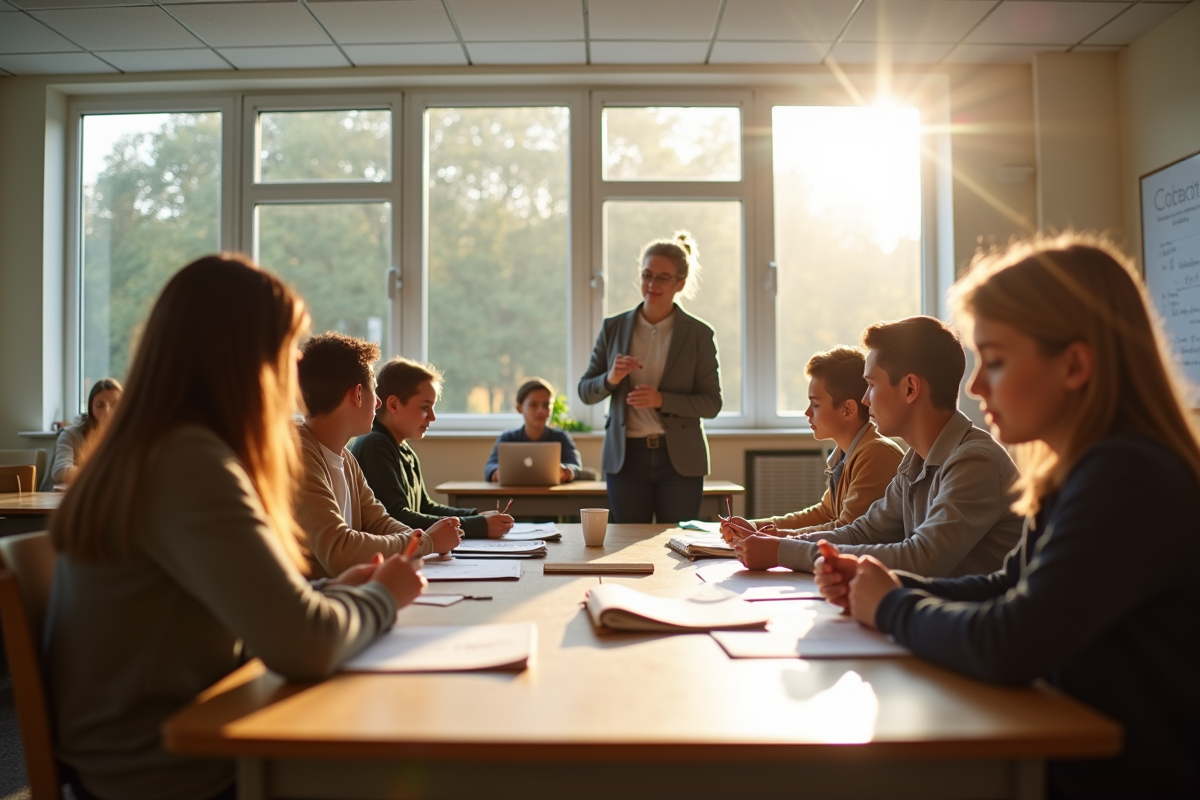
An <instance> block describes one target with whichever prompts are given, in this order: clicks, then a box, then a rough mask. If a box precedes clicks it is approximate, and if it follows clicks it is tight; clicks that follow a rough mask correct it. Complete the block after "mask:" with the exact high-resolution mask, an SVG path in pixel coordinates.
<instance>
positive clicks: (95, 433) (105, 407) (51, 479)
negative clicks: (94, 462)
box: [43, 378, 124, 490]
mask: <svg viewBox="0 0 1200 800" xmlns="http://www.w3.org/2000/svg"><path fill="white" fill-rule="evenodd" d="M122 391H124V390H123V388H122V387H121V383H120V381H118V380H117V379H116V378H101V379H100V380H98V381H96V382H95V383H94V384H92V390H91V391H90V392H88V399H87V411H85V412H84V413H83V414H81V415H80V417H79V419H78V420H77V421H76V422H75V424H74V425H71V426H69V427H67V428H64V429H63V432H62V433H60V434H59V435H58V441H57V442H56V443H55V445H54V462H53V463H52V464H51V465H50V469H49V470H48V473H49V474H48V476H47V480H46V481H45V482H44V484H43V488H44V489H46V490H49V489H53V488H54V487H55V486H57V485H66V484H70V483H71V482H72V481H74V480H75V476H76V475H77V474H78V473H79V470H80V468H81V467H82V466H83V463H84V462H85V461H86V460H87V458H88V456H89V455H90V454H91V451H92V450H93V449H95V446H96V443H97V442H98V441H99V439H98V437H99V434H101V433H103V432H104V430H105V428H107V427H108V422H109V420H111V419H112V414H113V411H115V410H116V408H117V403H119V402H121V392H122Z"/></svg>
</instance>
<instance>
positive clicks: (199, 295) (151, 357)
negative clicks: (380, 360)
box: [45, 256, 424, 800]
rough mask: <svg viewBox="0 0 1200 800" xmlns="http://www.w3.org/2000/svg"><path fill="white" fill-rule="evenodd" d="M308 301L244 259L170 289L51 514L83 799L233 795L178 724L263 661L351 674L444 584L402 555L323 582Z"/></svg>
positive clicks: (59, 647) (230, 775)
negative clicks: (410, 610) (306, 402)
mask: <svg viewBox="0 0 1200 800" xmlns="http://www.w3.org/2000/svg"><path fill="white" fill-rule="evenodd" d="M307 327H308V314H307V313H306V312H305V310H304V303H303V301H302V300H300V298H299V297H298V296H297V295H295V294H293V293H292V292H291V291H290V290H289V289H288V288H287V287H286V286H284V285H283V284H282V283H281V282H280V281H279V280H278V279H277V278H275V277H274V276H272V275H270V274H269V273H267V272H263V271H262V270H260V269H258V268H257V267H255V266H254V265H253V264H251V263H249V262H247V261H243V260H241V259H239V258H237V257H219V256H209V257H207V258H202V259H200V260H199V261H196V262H194V263H192V264H190V265H188V266H187V267H184V268H183V269H182V270H181V271H180V272H179V273H178V274H176V275H175V277H174V278H172V279H171V281H170V282H169V283H168V284H167V286H166V288H164V289H163V291H162V294H161V295H160V296H159V298H158V301H157V302H156V303H155V306H154V310H153V311H152V312H151V314H150V319H149V321H148V322H147V324H146V331H145V335H144V336H143V337H142V340H141V345H140V346H139V347H138V351H137V355H136V357H135V359H134V363H133V367H132V369H131V370H130V373H129V379H128V390H127V391H126V392H125V398H124V401H123V402H122V404H121V406H120V407H119V409H118V410H117V412H116V414H115V416H114V418H113V421H112V424H111V425H110V428H109V431H108V433H107V434H106V435H105V437H104V439H103V440H102V441H101V442H100V445H99V447H98V448H97V449H96V452H95V454H94V455H93V457H92V461H91V465H90V466H89V468H88V469H86V470H84V471H83V473H82V474H81V475H80V476H79V480H78V481H77V482H76V484H75V486H74V487H73V488H72V489H71V491H70V492H68V493H67V495H66V497H65V498H64V500H63V503H62V506H61V507H60V508H59V510H58V512H57V513H56V514H55V515H54V518H53V521H52V522H51V530H50V535H51V539H52V541H53V543H54V546H55V549H56V550H57V551H58V553H59V556H58V561H57V564H56V567H55V573H54V585H53V589H52V592H51V598H50V607H49V610H48V612H47V630H46V636H45V642H46V645H45V647H46V672H47V675H48V683H49V687H50V694H51V696H52V697H53V699H54V702H53V703H52V704H51V705H52V708H53V713H54V730H55V744H56V750H57V756H58V760H59V763H60V765H61V766H62V769H63V773H64V775H65V777H66V779H67V780H68V782H69V783H71V784H72V788H73V789H74V793H75V796H76V797H77V798H79V800H89V798H104V799H105V800H151V798H162V797H172V798H179V799H180V800H204V799H205V798H230V799H231V798H233V796H234V787H233V780H234V764H233V762H232V760H230V759H207V758H188V757H184V756H178V755H173V754H170V753H167V752H166V750H165V749H164V748H163V744H162V734H161V727H162V724H163V721H164V720H165V719H166V718H167V717H168V716H169V715H170V714H172V713H174V712H175V711H177V710H178V709H180V708H181V707H183V706H184V705H185V704H187V703H188V702H190V701H191V700H192V699H194V698H195V696H196V695H197V694H198V693H199V692H200V691H201V690H203V689H204V688H206V687H208V686H211V685H212V684H213V683H214V682H215V681H217V680H219V679H220V678H222V677H223V676H225V675H227V674H228V673H229V672H230V671H232V670H233V669H234V668H236V667H237V666H238V665H239V663H241V662H242V661H243V660H244V659H245V658H246V657H247V655H248V654H249V655H253V656H257V657H259V658H261V659H262V660H263V662H265V664H266V665H267V667H268V668H270V669H272V670H274V671H276V672H278V673H280V674H282V675H284V676H286V677H288V678H292V679H314V678H320V677H323V676H326V675H328V674H330V673H331V672H333V670H335V669H337V667H338V665H339V664H341V663H342V661H344V660H345V659H346V658H348V657H350V656H352V655H353V654H355V653H356V652H357V651H359V650H360V649H362V648H363V647H364V646H365V645H366V644H367V643H368V642H370V641H372V640H373V639H374V638H375V637H376V636H378V635H379V634H380V633H382V632H383V631H386V630H387V629H388V628H390V627H391V626H392V624H393V622H395V619H396V609H397V607H399V606H403V605H405V604H407V603H409V602H411V601H412V600H413V599H414V598H415V597H416V596H417V595H418V594H419V593H420V592H421V589H422V588H423V585H424V578H423V577H422V576H421V574H420V573H419V572H416V571H415V570H414V568H413V564H411V563H409V562H408V561H406V560H404V559H403V558H402V557H400V556H392V557H391V558H389V559H387V560H386V561H382V560H381V559H378V558H376V559H375V560H373V561H372V562H370V563H368V564H364V565H359V566H357V567H354V568H352V569H350V570H348V571H347V572H345V573H342V575H340V576H338V577H337V578H333V579H330V580H327V581H325V582H324V584H323V586H322V587H321V588H320V589H317V588H314V587H313V586H312V585H310V584H309V583H308V581H306V580H305V579H304V577H303V576H302V574H301V572H302V570H303V569H304V568H305V563H306V562H305V559H304V557H303V555H302V553H301V545H300V540H299V538H298V537H300V536H302V535H303V534H302V533H301V531H300V529H299V527H298V526H297V524H296V522H295V520H294V519H293V517H292V503H293V500H294V496H295V486H296V480H297V475H298V466H299V457H298V445H297V441H296V433H295V427H294V425H293V424H292V422H291V415H292V413H293V412H294V410H295V409H296V407H297V403H298V391H297V382H296V362H297V358H298V356H299V350H298V349H297V347H296V345H297V342H298V340H299V338H300V336H301V335H302V334H303V333H304V332H305V331H306V329H307Z"/></svg>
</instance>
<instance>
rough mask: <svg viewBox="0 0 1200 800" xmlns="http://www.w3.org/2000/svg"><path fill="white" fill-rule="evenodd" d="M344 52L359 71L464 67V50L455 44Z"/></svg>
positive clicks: (357, 47)
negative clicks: (364, 69)
mask: <svg viewBox="0 0 1200 800" xmlns="http://www.w3.org/2000/svg"><path fill="white" fill-rule="evenodd" d="M342 49H343V50H345V51H346V55H347V56H349V57H350V60H351V61H353V62H354V63H355V64H356V65H358V66H360V67H396V66H402V67H403V66H424V65H428V64H435V65H437V66H443V65H454V64H458V65H465V64H466V63H467V57H466V55H465V54H464V53H463V49H462V47H461V46H460V45H459V44H458V43H457V42H456V43H453V44H348V45H345V46H344V47H343V48H342Z"/></svg>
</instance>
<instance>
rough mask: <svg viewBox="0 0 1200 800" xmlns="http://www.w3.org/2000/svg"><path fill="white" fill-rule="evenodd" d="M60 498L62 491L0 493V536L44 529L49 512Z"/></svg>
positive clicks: (48, 524) (60, 500) (48, 519)
mask: <svg viewBox="0 0 1200 800" xmlns="http://www.w3.org/2000/svg"><path fill="white" fill-rule="evenodd" d="M62 499H63V493H62V492H21V493H20V494H17V493H16V492H5V493H3V494H0V536H12V535H13V534H17V533H29V532H30V531H44V530H46V528H48V527H50V514H51V513H52V512H53V511H54V510H55V509H56V508H58V504H59V503H61V502H62Z"/></svg>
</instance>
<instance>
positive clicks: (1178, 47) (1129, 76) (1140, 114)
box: [1117, 0, 1200, 263]
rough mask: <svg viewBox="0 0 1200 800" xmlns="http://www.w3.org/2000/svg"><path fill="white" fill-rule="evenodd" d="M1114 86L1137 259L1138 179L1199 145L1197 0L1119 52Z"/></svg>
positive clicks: (1130, 233) (1124, 189) (1199, 12)
mask: <svg viewBox="0 0 1200 800" xmlns="http://www.w3.org/2000/svg"><path fill="white" fill-rule="evenodd" d="M1117 90H1118V97H1119V100H1120V107H1121V191H1122V199H1123V203H1122V205H1123V210H1124V221H1125V230H1126V232H1127V234H1128V240H1129V248H1128V249H1129V253H1130V255H1133V256H1135V257H1136V258H1137V259H1138V262H1139V263H1141V254H1142V223H1141V211H1140V207H1139V200H1138V198H1139V186H1140V183H1139V180H1138V179H1139V178H1140V176H1142V175H1144V174H1146V173H1147V172H1151V171H1152V170H1156V169H1158V168H1159V167H1163V166H1166V165H1167V164H1169V163H1171V162H1172V161H1175V160H1177V159H1180V158H1183V157H1184V156H1186V155H1189V154H1190V153H1194V152H1196V151H1198V150H1200V0H1198V1H1197V2H1193V3H1190V4H1189V5H1188V6H1187V7H1186V8H1184V9H1183V10H1182V11H1180V12H1178V13H1176V14H1175V15H1174V16H1172V17H1170V18H1168V19H1167V21H1166V22H1164V23H1163V24H1162V25H1159V26H1158V27H1157V28H1155V29H1154V30H1152V31H1150V33H1148V34H1146V35H1145V36H1143V37H1142V38H1141V39H1139V40H1138V41H1136V42H1134V43H1133V45H1131V46H1130V47H1128V48H1127V49H1125V50H1123V51H1122V52H1121V53H1119V54H1118V55H1117Z"/></svg>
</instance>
